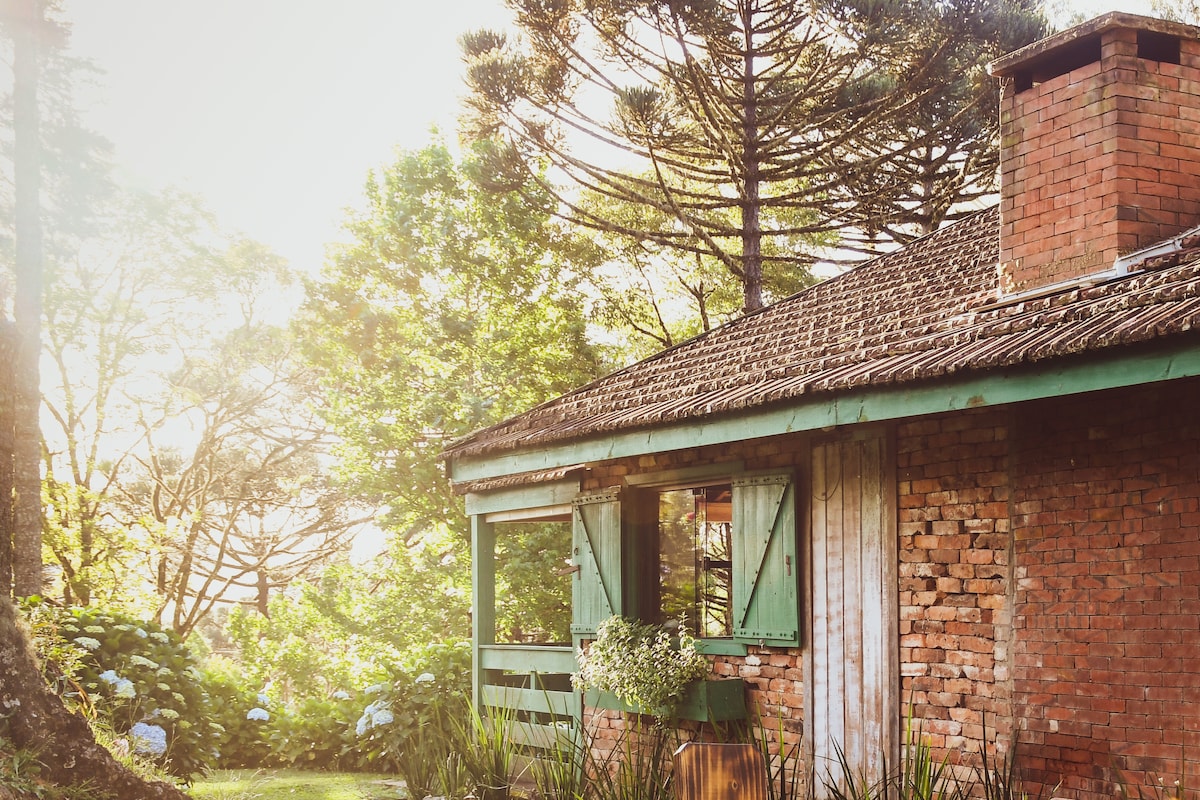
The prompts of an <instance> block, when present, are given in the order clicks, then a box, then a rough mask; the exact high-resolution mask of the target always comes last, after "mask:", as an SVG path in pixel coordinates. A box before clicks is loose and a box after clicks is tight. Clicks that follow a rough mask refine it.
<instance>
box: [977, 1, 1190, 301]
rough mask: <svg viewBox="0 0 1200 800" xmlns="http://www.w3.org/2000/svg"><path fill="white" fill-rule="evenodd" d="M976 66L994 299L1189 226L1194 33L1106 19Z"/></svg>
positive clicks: (1131, 19)
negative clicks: (995, 137) (989, 193)
mask: <svg viewBox="0 0 1200 800" xmlns="http://www.w3.org/2000/svg"><path fill="white" fill-rule="evenodd" d="M988 69H989V71H990V72H991V73H992V74H993V75H995V76H997V77H999V78H1001V79H1002V85H1001V101H1000V126H1001V127H1000V129H1001V146H1000V164H1001V167H1000V267H999V269H1000V287H1001V291H1002V292H1003V293H1004V294H1006V295H1009V296H1012V295H1020V294H1024V293H1027V292H1036V291H1037V290H1040V289H1045V288H1047V287H1052V286H1055V285H1056V284H1068V283H1071V282H1073V281H1077V280H1079V279H1082V278H1086V277H1087V276H1091V275H1097V276H1099V275H1100V274H1101V273H1105V272H1112V271H1113V270H1114V263H1115V261H1116V259H1117V258H1118V257H1120V256H1124V255H1126V254H1128V253H1130V252H1132V251H1135V250H1140V249H1142V248H1145V247H1148V246H1150V245H1152V244H1154V243H1156V242H1159V241H1161V240H1163V239H1166V238H1169V237H1171V236H1174V235H1176V234H1178V233H1179V232H1181V231H1183V230H1185V229H1187V228H1191V227H1194V226H1196V225H1200V28H1196V27H1193V26H1190V25H1183V24H1180V23H1175V22H1166V21H1164V20H1158V19H1150V18H1147V17H1140V16H1135V15H1132V14H1123V13H1119V12H1113V13H1110V14H1106V15H1104V16H1102V17H1097V18H1096V19H1093V20H1091V21H1089V22H1085V23H1083V24H1082V25H1079V26H1076V27H1074V28H1071V29H1070V30H1067V31H1063V32H1062V33H1058V34H1055V35H1054V36H1051V37H1049V38H1046V39H1043V40H1041V41H1039V42H1035V43H1033V44H1031V45H1029V46H1027V47H1024V48H1022V49H1020V50H1017V51H1016V52H1014V53H1010V54H1009V55H1006V56H1004V57H1003V58H1000V59H998V60H996V61H994V62H993V63H992V64H990V65H989V67H988ZM1118 273H1119V270H1118Z"/></svg>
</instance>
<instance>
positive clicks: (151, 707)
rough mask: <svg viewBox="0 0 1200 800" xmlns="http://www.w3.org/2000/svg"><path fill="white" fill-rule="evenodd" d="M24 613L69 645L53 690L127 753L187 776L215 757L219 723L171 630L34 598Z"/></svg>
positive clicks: (193, 662)
mask: <svg viewBox="0 0 1200 800" xmlns="http://www.w3.org/2000/svg"><path fill="white" fill-rule="evenodd" d="M25 610H26V614H27V615H28V616H31V617H33V618H35V619H36V620H38V623H37V624H38V626H40V627H42V628H43V629H45V628H46V627H47V626H49V625H53V628H54V630H55V632H56V634H57V637H58V641H59V643H58V645H56V647H58V648H66V649H67V651H73V653H72V655H71V656H62V654H61V653H60V656H62V657H63V658H65V659H68V660H69V659H70V658H72V657H73V658H74V663H73V664H72V665H71V672H70V676H69V677H67V676H64V677H63V678H62V679H60V680H59V681H58V682H57V686H58V688H59V690H60V694H62V695H63V697H64V698H65V699H66V700H67V701H68V702H71V703H74V704H75V705H76V706H77V707H79V708H81V709H83V710H85V711H87V712H91V713H94V714H95V715H96V716H97V717H98V718H99V719H100V720H102V721H103V722H104V723H105V724H107V725H108V726H110V727H111V728H112V730H113V731H114V733H116V734H117V735H118V736H123V737H126V744H127V745H128V746H129V749H130V750H131V751H132V752H135V753H138V754H140V755H143V756H146V757H148V758H149V759H150V760H151V761H153V762H154V763H155V764H157V765H158V766H159V767H161V768H163V769H165V770H166V771H167V772H169V773H170V774H172V775H174V776H176V777H179V778H184V779H189V778H191V777H192V776H194V775H197V774H199V773H200V772H202V771H204V770H205V769H206V768H207V767H209V766H210V765H211V764H212V763H213V762H214V760H215V758H216V755H217V745H218V743H219V742H218V737H219V736H220V734H221V727H220V725H219V724H216V723H213V722H211V721H210V719H209V707H208V695H207V693H206V692H205V689H204V686H203V681H202V678H201V675H200V671H199V669H198V665H197V663H196V660H195V658H194V657H193V656H192V654H191V653H190V652H189V651H188V649H187V647H186V646H185V645H184V643H183V640H182V639H180V637H179V635H178V634H176V633H175V632H174V631H165V630H163V629H162V628H161V627H160V626H159V625H157V624H156V623H153V622H148V621H143V620H138V619H135V618H134V617H131V616H128V615H125V614H121V613H119V612H113V611H104V610H100V609H96V608H69V609H59V608H54V607H53V606H50V605H48V604H45V603H41V602H39V601H37V600H31V601H29V602H28V603H27V604H26V607H25Z"/></svg>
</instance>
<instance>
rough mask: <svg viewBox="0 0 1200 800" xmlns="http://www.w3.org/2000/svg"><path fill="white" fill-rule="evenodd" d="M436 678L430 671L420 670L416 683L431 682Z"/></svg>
mask: <svg viewBox="0 0 1200 800" xmlns="http://www.w3.org/2000/svg"><path fill="white" fill-rule="evenodd" d="M436 680H437V678H435V677H434V676H433V673H432V672H422V673H421V674H420V675H418V676H417V683H432V682H433V681H436Z"/></svg>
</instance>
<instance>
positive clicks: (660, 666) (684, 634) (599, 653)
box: [571, 617, 708, 722]
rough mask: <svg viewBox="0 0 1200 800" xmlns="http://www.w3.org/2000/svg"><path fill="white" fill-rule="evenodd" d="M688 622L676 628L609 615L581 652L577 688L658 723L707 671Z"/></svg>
mask: <svg viewBox="0 0 1200 800" xmlns="http://www.w3.org/2000/svg"><path fill="white" fill-rule="evenodd" d="M697 645H698V642H697V641H696V639H695V638H694V637H693V636H691V635H690V634H689V633H688V630H687V628H686V626H684V625H680V626H679V627H678V628H677V629H675V630H668V629H667V628H666V627H664V626H660V625H654V624H650V623H643V622H636V621H634V620H629V619H626V618H624V617H609V618H608V619H606V620H604V621H603V622H601V623H600V625H599V627H597V629H596V639H595V640H594V641H593V642H592V643H591V644H590V645H588V648H587V649H586V650H581V651H580V653H579V672H577V673H575V674H574V675H572V676H571V681H572V683H574V684H575V687H576V688H577V689H579V690H580V691H587V690H588V689H598V690H600V691H603V692H612V693H613V694H614V695H616V696H617V698H618V699H620V700H622V701H624V702H626V703H628V704H629V705H631V706H634V707H636V708H639V709H644V710H645V711H646V713H648V714H653V715H655V716H656V717H657V718H658V719H659V721H660V722H661V721H663V720H665V719H667V718H669V717H670V716H671V712H672V710H673V709H674V707H675V705H676V704H678V702H679V700H680V698H681V697H682V696H683V693H684V691H685V690H686V689H687V687H688V685H689V684H691V683H692V682H694V681H697V680H700V679H701V678H703V677H704V676H705V675H707V674H708V662H707V661H706V660H705V658H704V656H703V655H702V654H701V653H700V652H699V650H698V649H697Z"/></svg>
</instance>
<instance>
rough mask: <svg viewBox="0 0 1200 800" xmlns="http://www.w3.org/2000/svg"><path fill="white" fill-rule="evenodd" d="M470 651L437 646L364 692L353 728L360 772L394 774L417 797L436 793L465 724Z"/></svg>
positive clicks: (456, 646)
mask: <svg viewBox="0 0 1200 800" xmlns="http://www.w3.org/2000/svg"><path fill="white" fill-rule="evenodd" d="M470 677H471V648H470V645H468V644H466V643H461V644H454V645H451V644H434V645H430V646H428V647H426V648H424V649H422V650H421V651H419V652H418V653H416V654H415V655H414V656H413V657H412V659H410V661H409V663H408V664H406V665H404V666H402V667H399V668H397V669H396V670H395V671H394V673H393V675H392V679H391V680H390V681H387V682H384V683H379V684H375V685H374V686H370V687H367V689H365V690H364V691H363V699H364V700H366V701H367V702H366V704H365V705H364V706H362V707H361V713H360V714H359V715H358V718H357V720H356V721H355V722H354V731H353V732H354V734H355V736H356V742H355V745H354V753H355V755H356V761H357V764H358V766H360V767H363V768H371V769H376V770H381V771H388V772H396V773H398V774H399V775H400V776H401V777H402V778H404V779H405V781H406V782H407V784H408V786H409V789H410V791H412V792H413V793H414V796H416V797H424V796H425V794H429V793H432V789H433V787H434V786H435V783H436V780H437V775H438V770H439V769H440V768H444V763H445V761H446V758H447V756H448V754H449V752H450V749H451V743H452V742H453V736H454V728H453V725H454V721H455V720H460V721H461V720H462V719H465V718H466V715H467V709H468V707H469V705H468V695H469V692H470V686H471V680H470Z"/></svg>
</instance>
